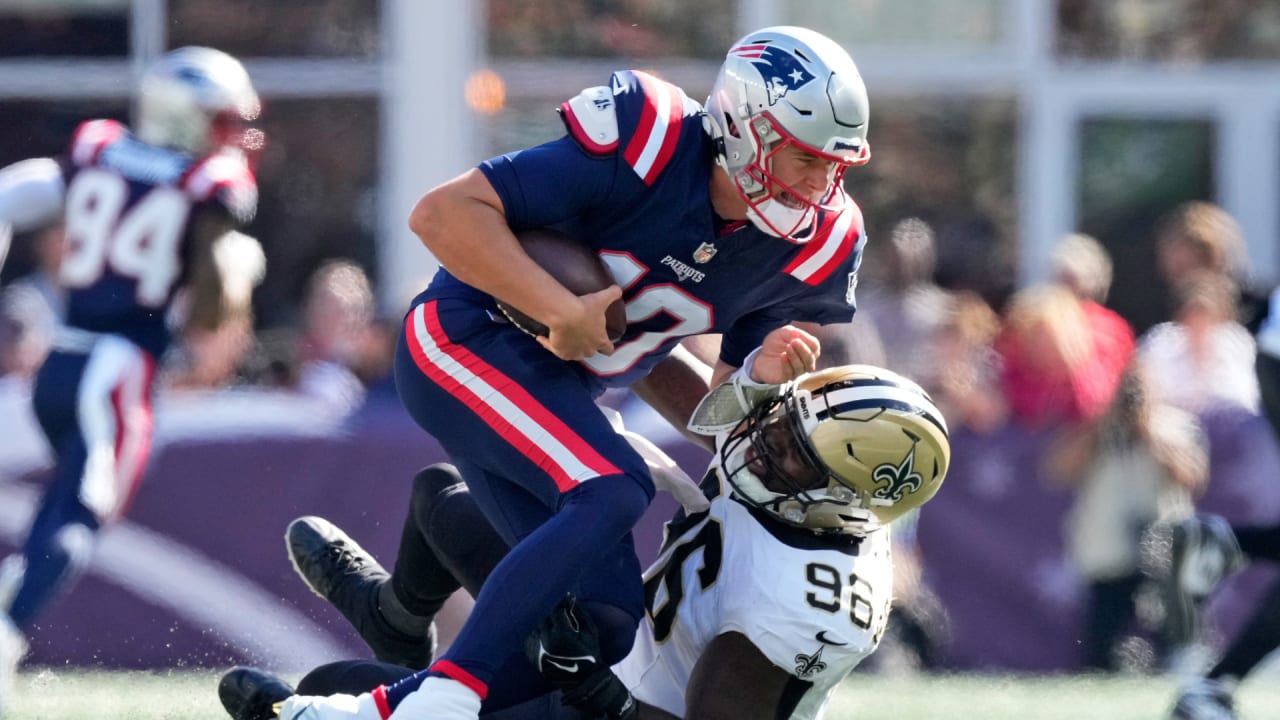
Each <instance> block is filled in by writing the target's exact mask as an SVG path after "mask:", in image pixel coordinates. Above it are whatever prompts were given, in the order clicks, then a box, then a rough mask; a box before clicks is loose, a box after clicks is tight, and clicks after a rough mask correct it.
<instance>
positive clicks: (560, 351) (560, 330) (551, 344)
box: [538, 285, 622, 360]
mask: <svg viewBox="0 0 1280 720" xmlns="http://www.w3.org/2000/svg"><path fill="white" fill-rule="evenodd" d="M621 297H622V288H620V287H618V286H617V285H610V286H609V287H607V288H605V289H604V290H601V291H599V292H593V293H590V294H588V295H582V296H580V297H579V298H578V305H577V307H574V308H572V309H568V311H567V312H565V313H564V314H563V316H562V318H561V319H560V320H559V322H558V323H555V324H553V323H547V329H548V334H547V337H544V338H542V337H540V338H538V342H539V343H541V344H542V347H544V348H546V349H548V350H550V351H551V352H553V353H555V355H556V357H558V358H560V359H561V360H583V359H585V358H589V357H591V356H592V355H595V354H596V353H604V354H605V355H608V354H609V353H612V352H613V343H612V342H609V331H608V329H607V328H606V327H605V310H607V309H608V307H609V306H610V305H612V304H613V303H614V301H616V300H618V299H619V298H621Z"/></svg>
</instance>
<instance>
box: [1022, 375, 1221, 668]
mask: <svg viewBox="0 0 1280 720" xmlns="http://www.w3.org/2000/svg"><path fill="white" fill-rule="evenodd" d="M1152 389H1153V388H1152V385H1151V378H1150V377H1149V375H1148V374H1147V372H1146V369H1145V368H1144V367H1143V366H1142V365H1141V363H1140V362H1135V363H1133V364H1132V365H1131V366H1130V367H1129V369H1128V370H1127V371H1126V372H1125V373H1124V374H1123V376H1122V378H1121V384H1120V388H1119V390H1118V392H1117V393H1116V394H1115V398H1114V400H1113V402H1112V403H1111V405H1110V407H1109V408H1108V409H1107V412H1106V414H1105V415H1103V416H1102V417H1101V418H1099V419H1098V420H1096V421H1093V422H1089V423H1086V424H1083V425H1080V426H1078V427H1076V428H1073V429H1071V430H1069V431H1068V432H1066V433H1065V434H1063V435H1062V436H1061V437H1059V438H1058V439H1057V440H1056V441H1055V443H1054V444H1053V445H1052V446H1051V447H1050V448H1049V451H1048V453H1047V454H1046V457H1045V463H1046V470H1047V471H1048V476H1049V477H1050V478H1051V479H1052V480H1054V481H1055V482H1056V483H1057V484H1059V485H1061V486H1064V487H1068V488H1071V489H1072V490H1074V492H1075V497H1074V500H1073V503H1072V506H1071V510H1070V512H1069V513H1068V515H1067V521H1066V528H1065V531H1066V548H1067V554H1068V556H1069V557H1070V560H1071V562H1072V564H1073V565H1074V566H1075V568H1076V570H1077V571H1078V572H1079V573H1080V576H1081V577H1082V578H1083V579H1084V581H1085V582H1086V584H1087V595H1088V599H1087V602H1086V617H1085V627H1084V632H1083V635H1082V637H1083V640H1082V642H1083V645H1084V664H1085V667H1086V668H1088V669H1091V670H1116V669H1120V667H1119V662H1118V660H1117V656H1116V650H1117V647H1118V644H1119V642H1118V641H1119V640H1120V639H1121V638H1122V637H1123V636H1124V634H1125V632H1126V631H1128V630H1130V629H1132V628H1131V626H1132V625H1133V623H1134V622H1135V620H1136V619H1138V612H1137V597H1138V595H1139V593H1140V591H1142V590H1143V589H1144V586H1145V585H1149V584H1151V583H1152V582H1154V579H1153V578H1150V577H1147V575H1145V574H1144V572H1143V570H1144V563H1143V557H1142V551H1141V548H1142V546H1143V541H1144V536H1145V535H1146V533H1148V532H1149V531H1155V530H1154V527H1155V525H1156V523H1160V527H1161V528H1164V529H1165V530H1167V528H1168V526H1169V525H1170V523H1173V522H1176V521H1178V520H1181V519H1184V518H1186V517H1189V516H1190V514H1191V508H1192V494H1193V493H1199V492H1200V491H1202V490H1203V488H1204V485H1205V483H1206V480H1207V477H1208V464H1209V457H1208V450H1207V442H1206V440H1205V438H1204V436H1203V433H1202V431H1201V428H1200V426H1199V423H1198V422H1197V420H1196V419H1195V417H1194V416H1193V415H1191V414H1190V413H1187V412H1183V411H1182V410H1179V409H1178V408H1175V407H1173V406H1172V405H1168V404H1166V403H1163V402H1161V401H1160V399H1159V397H1158V396H1157V395H1155V394H1154V393H1153V392H1152ZM1147 629H1148V630H1149V629H1150V628H1147Z"/></svg>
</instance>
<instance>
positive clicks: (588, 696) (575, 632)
mask: <svg viewBox="0 0 1280 720" xmlns="http://www.w3.org/2000/svg"><path fill="white" fill-rule="evenodd" d="M525 656H526V657H528V658H529V662H531V663H533V666H534V667H536V668H537V669H538V672H540V673H542V676H543V677H544V678H546V680H547V682H549V683H551V685H552V686H554V687H555V688H556V689H558V690H560V691H561V693H562V694H563V696H564V703H565V704H566V705H572V706H574V707H576V708H578V709H579V710H582V711H584V712H587V713H589V714H592V715H596V716H603V717H607V718H610V719H611V720H633V719H634V718H635V717H636V702H635V699H634V698H632V697H631V693H630V692H629V691H628V690H627V688H626V686H625V685H623V684H622V681H621V680H619V679H618V676H617V675H614V674H613V671H612V670H610V669H609V666H608V665H606V664H605V663H604V661H603V659H602V658H601V656H600V637H599V635H598V633H597V631H596V626H595V623H594V622H592V620H591V616H590V615H588V614H587V613H585V612H583V611H582V610H580V609H579V608H578V606H577V603H576V602H575V601H574V597H573V595H567V596H565V599H564V600H561V601H560V604H559V605H557V606H556V608H555V610H552V611H551V614H550V615H549V616H547V618H546V619H545V620H543V621H542V625H541V626H540V627H539V628H538V629H537V630H535V631H534V632H533V634H532V635H530V636H529V638H528V640H526V641H525Z"/></svg>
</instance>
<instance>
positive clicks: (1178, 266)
mask: <svg viewBox="0 0 1280 720" xmlns="http://www.w3.org/2000/svg"><path fill="white" fill-rule="evenodd" d="M1244 256H1245V245H1244V235H1243V233H1242V232H1241V230H1240V224H1239V223H1237V222H1236V220H1235V218H1233V217H1231V215H1230V214H1228V213H1227V211H1226V210H1223V209H1222V208H1220V207H1218V206H1217V205H1214V204H1213V203H1210V202H1204V201H1199V200H1197V201H1194V202H1188V203H1183V204H1181V205H1179V206H1178V207H1176V208H1174V209H1173V210H1172V211H1171V212H1169V214H1167V215H1165V216H1164V217H1163V218H1162V219H1161V220H1160V223H1159V225H1158V226H1157V228H1156V267H1157V269H1158V270H1159V272H1160V277H1161V279H1163V280H1164V282H1165V284H1166V285H1168V286H1169V288H1170V289H1172V290H1174V291H1176V290H1177V289H1178V287H1180V286H1181V285H1182V284H1183V283H1184V282H1185V281H1186V280H1187V279H1188V278H1189V277H1190V276H1191V275H1193V274H1196V273H1197V272H1200V271H1209V272H1213V273H1217V274H1219V275H1224V276H1227V277H1229V278H1231V279H1233V280H1236V281H1239V280H1240V278H1241V276H1242V274H1243V272H1242V271H1243V263H1244Z"/></svg>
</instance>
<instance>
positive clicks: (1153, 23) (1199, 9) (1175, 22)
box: [1057, 0, 1280, 61]
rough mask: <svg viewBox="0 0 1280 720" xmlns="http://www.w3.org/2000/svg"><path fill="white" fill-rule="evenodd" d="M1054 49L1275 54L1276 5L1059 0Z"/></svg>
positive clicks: (1092, 53)
mask: <svg viewBox="0 0 1280 720" xmlns="http://www.w3.org/2000/svg"><path fill="white" fill-rule="evenodd" d="M1057 45H1058V52H1059V53H1061V54H1062V55H1064V56H1067V57H1080V58H1101V59H1113V60H1117V59H1134V60H1180V61H1188V60H1237V59H1269V60H1276V59H1280V4H1277V3H1274V2H1223V1H1222V0H1178V1H1177V2H1169V1H1164V2H1154V1H1152V0H1123V1H1117V0H1058V37H1057Z"/></svg>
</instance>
